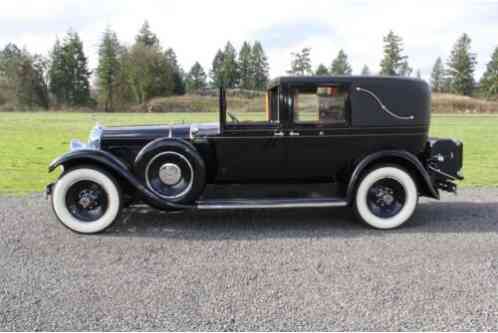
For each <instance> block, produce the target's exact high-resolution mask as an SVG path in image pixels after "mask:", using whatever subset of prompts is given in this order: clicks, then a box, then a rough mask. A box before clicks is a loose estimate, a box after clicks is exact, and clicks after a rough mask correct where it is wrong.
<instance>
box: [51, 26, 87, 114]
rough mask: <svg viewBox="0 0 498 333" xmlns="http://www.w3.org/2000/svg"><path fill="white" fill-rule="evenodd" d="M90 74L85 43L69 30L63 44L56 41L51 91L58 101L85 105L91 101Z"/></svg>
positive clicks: (52, 64)
mask: <svg viewBox="0 0 498 333" xmlns="http://www.w3.org/2000/svg"><path fill="white" fill-rule="evenodd" d="M90 75H91V72H90V71H89V70H88V60H87V58H86V56H85V53H84V51H83V43H82V42H81V40H80V38H79V36H78V34H77V33H76V32H72V31H69V32H68V33H67V34H66V36H65V38H64V40H63V42H62V44H61V43H60V42H59V41H56V44H55V46H54V49H53V50H52V54H51V61H50V70H49V80H50V91H51V93H52V94H53V95H54V96H56V99H57V101H58V103H63V104H68V105H71V106H84V105H88V103H89V102H90V81H89V79H90Z"/></svg>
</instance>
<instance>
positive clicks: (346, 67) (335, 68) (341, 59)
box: [330, 50, 353, 75]
mask: <svg viewBox="0 0 498 333" xmlns="http://www.w3.org/2000/svg"><path fill="white" fill-rule="evenodd" d="M352 72H353V69H352V68H351V65H350V64H349V62H348V56H347V55H346V53H345V52H344V50H340V51H339V53H338V54H337V57H336V58H335V59H334V61H332V66H331V68H330V74H332V75H351V73H352Z"/></svg>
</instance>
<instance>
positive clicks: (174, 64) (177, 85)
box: [164, 48, 186, 95]
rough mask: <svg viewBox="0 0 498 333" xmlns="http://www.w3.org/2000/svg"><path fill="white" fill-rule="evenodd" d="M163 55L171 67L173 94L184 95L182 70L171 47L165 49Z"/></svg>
mask: <svg viewBox="0 0 498 333" xmlns="http://www.w3.org/2000/svg"><path fill="white" fill-rule="evenodd" d="M164 55H165V56H166V59H167V62H168V64H169V66H170V67H171V72H172V75H173V81H174V88H173V93H174V94H175V95H184V94H185V91H186V88H185V81H184V74H183V70H182V69H181V67H180V65H179V64H178V60H177V58H176V53H175V51H173V49H172V48H169V49H167V50H166V52H165V53H164Z"/></svg>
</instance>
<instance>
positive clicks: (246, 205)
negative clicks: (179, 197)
mask: <svg viewBox="0 0 498 333" xmlns="http://www.w3.org/2000/svg"><path fill="white" fill-rule="evenodd" d="M347 205H348V203H347V201H345V200H344V199H342V198H323V197H322V198H275V199H222V200H220V199H209V200H202V201H198V202H197V203H196V208H197V209H199V210H216V209H266V208H270V209H276V208H310V207H345V206H347Z"/></svg>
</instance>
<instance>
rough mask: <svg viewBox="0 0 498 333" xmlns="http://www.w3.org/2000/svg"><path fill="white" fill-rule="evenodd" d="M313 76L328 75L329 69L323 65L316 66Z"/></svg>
mask: <svg viewBox="0 0 498 333" xmlns="http://www.w3.org/2000/svg"><path fill="white" fill-rule="evenodd" d="M315 75H330V73H329V69H328V68H327V66H325V65H324V64H320V65H318V68H317V69H316V72H315Z"/></svg>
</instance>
